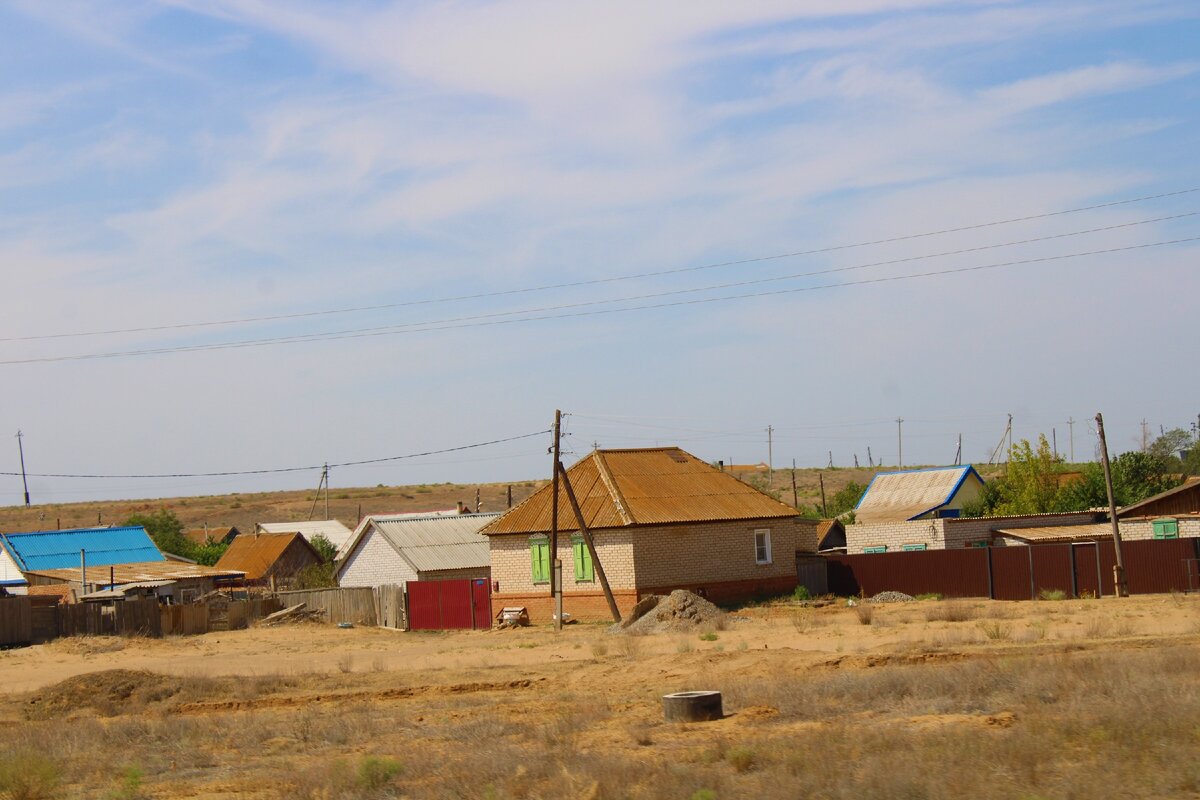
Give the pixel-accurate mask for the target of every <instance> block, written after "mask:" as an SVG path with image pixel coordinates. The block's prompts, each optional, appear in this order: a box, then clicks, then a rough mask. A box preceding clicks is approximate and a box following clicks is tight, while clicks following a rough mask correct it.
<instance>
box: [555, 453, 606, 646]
mask: <svg viewBox="0 0 1200 800" xmlns="http://www.w3.org/2000/svg"><path fill="white" fill-rule="evenodd" d="M555 474H557V475H559V476H561V478H562V483H563V489H565V490H566V493H567V501H568V502H569V503H570V504H571V510H572V511H573V512H575V524H577V525H578V526H579V535H580V536H582V537H583V543H584V545H585V546H586V547H587V549H588V554H589V555H590V556H591V557H592V569H594V570H595V571H596V577H597V578H599V579H600V588H601V589H603V590H604V599H605V600H606V601H607V602H608V610H609V613H611V614H612V618H613V622H620V621H621V610H620V609H619V608H617V600H616V598H615V597H613V593H612V589H611V588H610V587H609V585H608V576H607V575H605V574H604V565H603V564H602V563H600V554H599V553H597V552H596V543H595V542H594V541H592V532H591V531H589V530H588V526H587V523H586V522H584V521H583V511H582V510H580V508H579V500H577V499H576V498H575V489H574V488H573V487H572V486H571V479H570V478H568V477H567V471H566V470H565V469H563V465H562V463H561V462H560V463H559V465H558V469H557V470H555ZM558 600H559V615H558V616H559V619H560V620H561V619H562V593H561V592H560V593H559V595H558ZM559 624H560V625H561V622H560V623H559Z"/></svg>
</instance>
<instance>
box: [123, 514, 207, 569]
mask: <svg viewBox="0 0 1200 800" xmlns="http://www.w3.org/2000/svg"><path fill="white" fill-rule="evenodd" d="M125 524H126V525H140V526H141V527H143V528H145V529H146V533H148V534H150V538H151V539H153V540H154V544H155V546H156V547H158V549H159V550H161V551H163V552H164V553H172V554H174V555H177V556H183V557H184V558H195V555H196V545H195V544H193V543H192V542H191V540H189V539H188V538H187V537H186V536H184V535H183V523H182V522H180V520H179V517H177V516H175V512H174V511H171V510H170V509H166V508H160V509H158V510H157V511H154V512H152V513H149V514H134V515H132V516H130V517H129V519H127V520H125Z"/></svg>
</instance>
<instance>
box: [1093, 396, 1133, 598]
mask: <svg viewBox="0 0 1200 800" xmlns="http://www.w3.org/2000/svg"><path fill="white" fill-rule="evenodd" d="M1096 435H1097V436H1099V437H1100V463H1101V465H1102V466H1103V467H1104V488H1105V489H1107V490H1108V518H1109V520H1111V521H1112V536H1113V550H1114V551H1115V553H1116V556H1117V563H1116V564H1114V565H1113V584H1114V585H1115V586H1116V587H1117V597H1128V596H1129V585H1128V584H1127V583H1126V582H1125V559H1124V557H1123V556H1122V555H1121V526H1120V524H1119V523H1118V522H1117V501H1116V499H1115V498H1114V497H1113V483H1112V470H1111V469H1110V468H1109V465H1108V442H1107V441H1105V439H1104V416H1103V415H1102V414H1100V413H1099V412H1097V413H1096Z"/></svg>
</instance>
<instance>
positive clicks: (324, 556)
mask: <svg viewBox="0 0 1200 800" xmlns="http://www.w3.org/2000/svg"><path fill="white" fill-rule="evenodd" d="M308 543H309V544H311V545H312V546H313V550H316V551H317V555H319V556H320V557H321V561H322V562H324V563H326V564H328V563H329V562H330V561H333V559H334V557H335V556H336V555H337V548H336V547H334V546H333V542H331V541H329V540H328V539H326V538H325V537H324V536H322V535H321V534H319V533H318V534H317V535H316V536H314V537H312V538H311V539H309V540H308Z"/></svg>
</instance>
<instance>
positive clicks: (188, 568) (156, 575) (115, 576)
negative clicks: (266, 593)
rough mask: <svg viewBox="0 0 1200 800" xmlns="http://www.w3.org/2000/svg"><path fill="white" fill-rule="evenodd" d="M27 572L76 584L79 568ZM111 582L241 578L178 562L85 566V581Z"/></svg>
mask: <svg viewBox="0 0 1200 800" xmlns="http://www.w3.org/2000/svg"><path fill="white" fill-rule="evenodd" d="M30 574H31V575H37V576H40V577H43V578H54V579H55V580H60V581H72V582H74V583H79V580H80V575H79V567H78V566H76V567H72V568H70V569H39V570H36V571H34V570H31V571H30ZM110 574H111V575H112V582H113V583H118V584H120V583H133V582H135V581H154V580H161V579H175V580H187V579H189V578H241V577H242V576H243V574H244V573H242V572H241V571H240V570H234V569H222V568H220V567H205V566H202V565H200V564H183V563H180V562H178V561H165V560H164V561H151V562H147V563H142V564H116V565H110V566H106V567H104V568H103V569H94V570H93V569H92V568H91V564H89V565H88V583H95V584H104V585H106V586H107V585H108V583H109V575H110Z"/></svg>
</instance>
